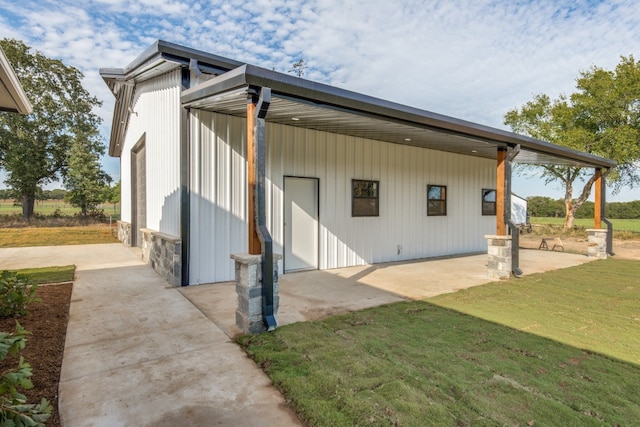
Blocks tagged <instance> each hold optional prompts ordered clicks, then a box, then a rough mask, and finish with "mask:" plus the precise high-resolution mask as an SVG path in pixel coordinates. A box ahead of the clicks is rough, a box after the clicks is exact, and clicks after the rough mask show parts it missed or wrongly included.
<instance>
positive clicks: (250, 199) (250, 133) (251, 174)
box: [247, 99, 262, 255]
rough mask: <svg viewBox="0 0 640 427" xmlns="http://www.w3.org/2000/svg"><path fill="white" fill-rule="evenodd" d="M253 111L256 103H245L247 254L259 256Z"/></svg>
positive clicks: (260, 250) (249, 101)
mask: <svg viewBox="0 0 640 427" xmlns="http://www.w3.org/2000/svg"><path fill="white" fill-rule="evenodd" d="M255 111H256V103H255V102H254V101H253V100H252V99H249V100H248V101H247V185H248V188H247V205H248V206H247V217H248V218H247V224H248V237H249V253H250V254H251V255H259V254H261V253H262V247H261V245H260V239H259V238H258V232H257V230H256V200H255V189H256V161H255V126H254V125H255Z"/></svg>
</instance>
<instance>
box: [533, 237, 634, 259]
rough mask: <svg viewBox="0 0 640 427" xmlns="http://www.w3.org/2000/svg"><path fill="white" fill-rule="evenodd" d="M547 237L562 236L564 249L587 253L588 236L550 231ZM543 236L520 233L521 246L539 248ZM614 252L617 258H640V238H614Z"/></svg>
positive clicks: (557, 249) (558, 249)
mask: <svg viewBox="0 0 640 427" xmlns="http://www.w3.org/2000/svg"><path fill="white" fill-rule="evenodd" d="M545 237H560V238H561V239H562V244H563V245H564V250H565V251H566V252H573V253H579V254H583V255H586V254H587V248H588V244H589V243H588V241H587V236H586V233H585V236H584V237H576V236H564V235H562V234H561V233H557V234H553V233H550V234H548V235H545ZM541 240H542V236H539V235H536V234H533V233H532V234H529V233H525V234H521V235H520V247H521V248H523V249H538V247H539V246H540V241H541ZM556 251H562V249H560V248H556ZM613 252H614V253H615V254H616V255H615V256H616V258H625V259H635V260H640V239H627V240H621V239H616V238H614V239H613Z"/></svg>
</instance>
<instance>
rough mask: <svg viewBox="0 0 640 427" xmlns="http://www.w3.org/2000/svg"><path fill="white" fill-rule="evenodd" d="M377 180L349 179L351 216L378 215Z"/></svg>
mask: <svg viewBox="0 0 640 427" xmlns="http://www.w3.org/2000/svg"><path fill="white" fill-rule="evenodd" d="M379 185H380V183H379V181H365V180H361V179H352V180H351V216H379V213H380V209H379V192H378V189H379Z"/></svg>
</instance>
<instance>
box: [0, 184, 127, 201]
mask: <svg viewBox="0 0 640 427" xmlns="http://www.w3.org/2000/svg"><path fill="white" fill-rule="evenodd" d="M96 193H97V194H98V195H97V196H96V197H95V199H96V204H101V203H111V204H116V203H120V181H118V182H117V183H116V184H115V185H114V186H112V187H109V186H105V187H103V188H102V189H101V190H100V191H99V192H96ZM72 195H73V192H72V191H69V190H63V189H61V188H54V189H53V190H40V189H38V190H37V192H36V200H64V201H66V202H67V203H70V204H72V205H74V203H73V200H71V198H72ZM18 197H19V195H18V194H17V193H16V191H15V190H12V189H10V188H0V200H11V199H14V200H16V199H18ZM16 201H18V200H16Z"/></svg>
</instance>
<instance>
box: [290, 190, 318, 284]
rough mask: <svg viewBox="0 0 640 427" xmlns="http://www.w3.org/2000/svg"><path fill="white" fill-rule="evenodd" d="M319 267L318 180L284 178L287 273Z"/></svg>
mask: <svg viewBox="0 0 640 427" xmlns="http://www.w3.org/2000/svg"><path fill="white" fill-rule="evenodd" d="M317 268H318V179H317V178H295V177H285V178H284V272H285V273H286V272H289V271H296V270H312V269H317Z"/></svg>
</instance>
